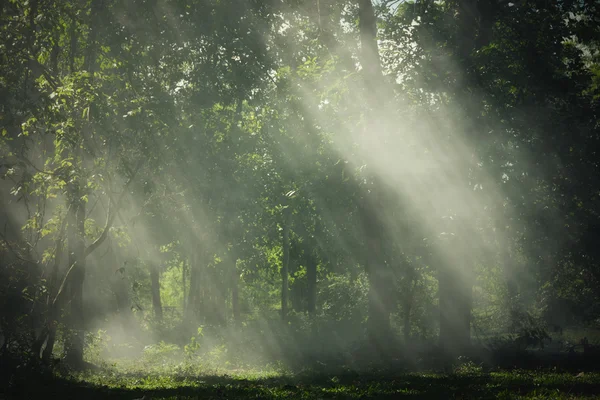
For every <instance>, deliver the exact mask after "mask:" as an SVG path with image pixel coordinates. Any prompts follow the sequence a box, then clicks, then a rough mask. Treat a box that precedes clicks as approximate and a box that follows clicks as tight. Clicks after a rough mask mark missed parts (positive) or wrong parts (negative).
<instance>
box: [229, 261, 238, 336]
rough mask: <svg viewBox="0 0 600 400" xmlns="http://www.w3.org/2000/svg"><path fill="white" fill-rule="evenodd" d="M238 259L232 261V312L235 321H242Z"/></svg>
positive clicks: (236, 322)
mask: <svg viewBox="0 0 600 400" xmlns="http://www.w3.org/2000/svg"><path fill="white" fill-rule="evenodd" d="M236 264H237V261H234V262H232V263H231V313H232V314H233V322H234V323H235V324H238V323H239V322H240V299H239V286H238V285H239V280H240V275H239V274H238V271H237V265H236Z"/></svg>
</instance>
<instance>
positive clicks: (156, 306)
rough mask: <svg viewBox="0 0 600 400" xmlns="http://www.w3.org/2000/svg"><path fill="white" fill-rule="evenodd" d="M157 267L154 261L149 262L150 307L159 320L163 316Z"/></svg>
mask: <svg viewBox="0 0 600 400" xmlns="http://www.w3.org/2000/svg"><path fill="white" fill-rule="evenodd" d="M159 275H160V274H159V271H158V267H157V265H156V264H155V263H154V262H152V261H151V262H150V283H151V290H152V309H153V310H154V317H155V318H156V320H157V321H159V322H161V321H162V318H163V310H162V302H161V299H160V276H159Z"/></svg>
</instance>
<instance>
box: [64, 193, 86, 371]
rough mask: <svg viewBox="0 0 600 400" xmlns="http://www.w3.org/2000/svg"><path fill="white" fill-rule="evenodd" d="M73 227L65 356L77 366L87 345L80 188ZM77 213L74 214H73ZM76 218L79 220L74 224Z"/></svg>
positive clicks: (73, 207)
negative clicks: (69, 303) (68, 328)
mask: <svg viewBox="0 0 600 400" xmlns="http://www.w3.org/2000/svg"><path fill="white" fill-rule="evenodd" d="M73 196H74V199H73V200H72V202H73V203H72V204H71V209H70V211H69V212H70V213H71V214H72V216H71V224H70V226H69V230H70V234H69V265H70V268H72V270H71V273H70V274H69V276H68V278H67V279H68V293H69V298H70V300H71V310H70V315H69V322H70V324H69V325H70V328H71V332H70V333H69V334H68V335H67V342H66V343H65V350H66V354H65V358H66V361H67V363H68V364H70V365H72V366H74V367H80V366H82V365H83V348H84V344H85V323H84V310H83V282H84V280H85V202H84V201H83V200H81V192H80V191H79V188H76V189H75V190H74V192H73ZM73 214H74V215H73ZM73 221H74V222H75V223H73Z"/></svg>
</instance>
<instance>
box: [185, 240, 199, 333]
mask: <svg viewBox="0 0 600 400" xmlns="http://www.w3.org/2000/svg"><path fill="white" fill-rule="evenodd" d="M188 263H189V266H190V289H189V291H188V298H187V302H186V306H185V310H184V315H185V320H186V321H188V322H191V321H192V320H193V319H195V318H196V314H195V307H196V298H197V297H198V296H199V293H198V292H199V290H200V288H199V285H198V275H199V273H198V265H197V264H198V257H197V256H196V253H195V251H192V252H191V254H190V257H189V261H188Z"/></svg>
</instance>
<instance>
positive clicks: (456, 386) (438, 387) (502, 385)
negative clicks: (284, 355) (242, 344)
mask: <svg viewBox="0 0 600 400" xmlns="http://www.w3.org/2000/svg"><path fill="white" fill-rule="evenodd" d="M129 377H130V378H131V376H129ZM155 378H156V379H158V378H159V376H155V377H153V376H148V375H139V379H140V380H145V381H146V382H149V381H152V379H155ZM170 382H171V383H170V384H169V385H168V386H165V387H160V385H157V387H155V388H139V387H138V388H126V387H114V386H113V387H108V386H102V385H97V384H90V383H86V382H82V381H75V380H73V379H66V378H58V377H51V376H47V377H45V378H40V377H38V378H37V379H35V380H31V381H30V382H24V381H22V382H21V383H19V384H17V385H14V386H13V387H12V388H11V390H10V391H8V392H5V394H4V396H3V397H4V398H11V399H12V398H19V399H38V398H39V399H45V398H60V399H106V398H110V399H141V398H143V399H144V400H149V399H252V398H254V399H275V398H280V399H281V398H298V399H300V398H301V399H334V398H335V399H353V398H356V399H358V398H377V399H399V398H414V399H417V398H419V399H422V398H434V399H452V398H478V399H492V398H515V397H520V396H525V397H527V396H531V397H536V398H581V397H588V396H592V395H595V394H597V393H600V377H599V375H598V374H587V375H586V374H577V375H573V374H570V373H569V374H565V373H562V374H558V373H553V372H551V371H547V372H543V371H524V370H518V371H511V372H508V371H507V372H498V373H483V372H478V373H473V374H450V375H444V374H424V373H422V374H393V373H371V374H359V373H345V374H340V375H335V376H332V375H321V374H319V375H315V374H303V375H299V376H295V377H278V378H266V379H255V380H254V379H252V380H249V379H241V378H236V377H232V376H227V375H222V376H197V377H194V376H174V377H172V379H171V381H170ZM566 395H568V397H561V396H566ZM540 396H541V397H540ZM0 397H2V396H0Z"/></svg>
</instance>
